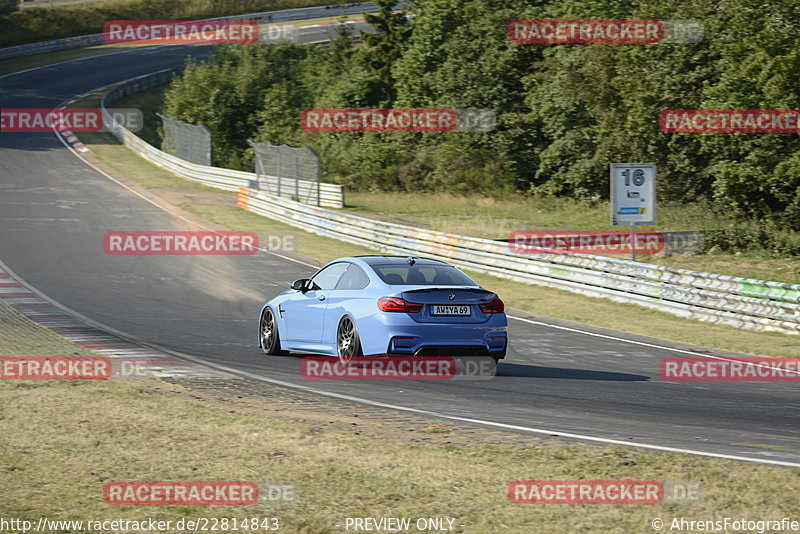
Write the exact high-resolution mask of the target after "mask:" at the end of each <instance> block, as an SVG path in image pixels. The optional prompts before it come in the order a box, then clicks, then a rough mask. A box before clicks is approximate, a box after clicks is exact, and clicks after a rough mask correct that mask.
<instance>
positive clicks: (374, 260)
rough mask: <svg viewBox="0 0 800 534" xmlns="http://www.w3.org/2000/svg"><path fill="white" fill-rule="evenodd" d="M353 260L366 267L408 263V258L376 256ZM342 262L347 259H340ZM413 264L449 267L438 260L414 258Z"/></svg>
mask: <svg viewBox="0 0 800 534" xmlns="http://www.w3.org/2000/svg"><path fill="white" fill-rule="evenodd" d="M353 258H355V259H359V260H361V261H363V262H364V263H366V264H367V265H391V264H398V265H404V264H407V263H408V258H409V256H378V255H368V256H353ZM342 259H343V260H345V259H348V258H342ZM414 263H415V264H418V265H450V264H449V263H447V262H444V261H439V260H431V259H427V258H418V257H416V256H414Z"/></svg>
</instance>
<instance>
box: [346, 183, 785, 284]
mask: <svg viewBox="0 0 800 534" xmlns="http://www.w3.org/2000/svg"><path fill="white" fill-rule="evenodd" d="M347 204H348V206H347V209H348V210H349V211H351V212H353V213H358V214H360V215H364V216H377V217H378V218H381V219H386V220H389V221H392V222H397V223H400V224H410V225H413V226H421V227H425V228H430V229H433V230H439V231H442V232H449V233H454V234H460V235H469V236H473V237H483V238H486V239H505V238H507V237H508V234H509V233H510V232H511V231H513V230H618V231H620V230H621V231H627V230H628V229H629V227H627V226H612V225H611V222H610V218H611V217H610V208H609V203H608V202H607V201H597V202H591V203H590V202H580V201H576V200H572V199H566V198H537V197H529V196H525V195H519V196H518V197H511V198H504V199H500V200H499V199H495V198H487V197H481V196H455V195H450V194H446V193H437V194H419V195H416V194H408V193H364V192H350V191H348V193H347ZM657 217H658V224H657V225H647V226H642V227H640V228H642V229H643V230H645V231H651V230H652V231H673V232H674V231H686V230H706V229H713V228H718V227H719V225H721V224H724V223H725V221H724V220H721V217H720V216H719V215H718V214H715V213H714V212H713V211H712V210H711V208H710V206H709V205H708V203H706V202H695V203H692V204H681V205H670V204H664V205H660V206H659V207H658V215H657ZM617 257H620V258H626V259H627V258H629V256H617ZM638 259H639V261H644V262H648V263H655V264H658V265H667V266H671V267H679V268H684V269H691V270H696V271H704V272H710V273H718V274H727V275H731V276H741V277H745V278H757V279H762V280H775V281H779V282H790V283H800V257H794V256H780V255H777V254H773V253H770V252H769V251H765V250H763V251H762V250H753V251H748V252H746V253H724V252H719V251H716V252H711V253H706V254H696V255H689V254H676V255H672V256H665V255H664V254H655V255H645V254H643V255H640V257H639V258H638Z"/></svg>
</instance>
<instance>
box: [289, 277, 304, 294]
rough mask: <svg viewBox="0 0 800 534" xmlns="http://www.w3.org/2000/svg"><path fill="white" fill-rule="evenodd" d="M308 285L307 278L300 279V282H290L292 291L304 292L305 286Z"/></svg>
mask: <svg viewBox="0 0 800 534" xmlns="http://www.w3.org/2000/svg"><path fill="white" fill-rule="evenodd" d="M307 285H308V278H301V279H300V280H295V281H294V282H292V289H294V290H295V291H305V290H306V286H307Z"/></svg>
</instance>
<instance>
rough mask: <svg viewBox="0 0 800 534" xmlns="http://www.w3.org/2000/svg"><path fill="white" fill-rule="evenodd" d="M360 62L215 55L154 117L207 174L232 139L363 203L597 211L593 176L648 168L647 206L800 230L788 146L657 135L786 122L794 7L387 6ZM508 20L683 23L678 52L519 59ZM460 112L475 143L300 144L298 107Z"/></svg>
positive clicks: (776, 3)
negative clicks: (749, 113)
mask: <svg viewBox="0 0 800 534" xmlns="http://www.w3.org/2000/svg"><path fill="white" fill-rule="evenodd" d="M378 3H379V4H381V5H382V6H383V7H384V9H383V11H382V13H380V14H378V15H374V16H372V17H371V20H372V22H373V23H374V24H375V25H376V27H378V28H379V30H380V31H379V33H377V34H375V35H371V36H366V37H365V44H364V45H363V46H352V45H351V44H350V42H349V40H348V39H347V38H342V39H340V40H338V41H336V42H334V43H333V45H332V46H331V47H330V48H329V49H311V48H304V47H298V46H294V45H291V44H286V45H280V46H229V47H224V48H222V49H220V51H219V53H218V54H217V55H216V56H215V57H214V59H213V60H212V61H210V62H208V63H204V64H201V65H193V66H191V67H190V68H189V69H188V71H187V73H186V75H185V76H184V78H183V79H182V80H178V81H176V82H175V83H174V84H173V85H172V86H171V87H170V89H169V90H168V93H167V98H166V100H165V109H164V112H165V113H166V114H168V115H171V116H173V117H176V118H179V119H182V120H187V121H189V122H193V123H204V124H206V125H208V126H209V127H210V128H211V129H212V131H213V133H214V135H215V139H216V141H215V143H216V146H217V155H218V161H217V162H216V163H217V164H219V165H222V166H230V167H235V168H244V169H248V170H250V169H252V155H251V154H250V153H249V152H248V149H247V145H246V142H245V140H246V139H247V138H250V137H252V138H255V139H257V140H268V141H272V142H278V143H288V144H292V145H298V146H302V145H305V144H310V145H312V146H313V147H314V148H316V149H317V150H318V151H319V152H320V153H321V155H322V157H323V165H324V168H325V170H326V172H327V176H328V179H336V180H339V181H340V182H343V183H346V184H349V185H351V186H355V187H359V188H362V189H384V190H408V191H424V190H440V189H448V190H453V191H480V192H484V193H486V194H498V193H502V192H508V191H511V190H516V191H534V192H541V193H548V194H557V195H569V196H573V197H576V198H605V197H607V195H608V185H607V184H608V164H609V163H611V162H626V161H654V162H657V163H658V165H659V195H660V198H661V199H662V200H666V201H675V202H688V201H692V200H693V199H697V198H701V197H705V198H709V199H712V200H713V205H714V206H716V209H718V210H720V213H725V214H733V215H736V216H739V217H741V218H755V219H770V220H771V221H772V223H773V224H775V225H777V227H781V228H793V229H796V230H797V229H800V195H799V194H798V193H800V139H798V136H797V135H796V134H665V133H662V132H661V131H660V130H659V128H658V123H657V119H658V114H659V112H660V111H662V110H664V109H695V108H747V109H752V108H760V109H772V108H781V109H800V83H798V78H797V73H798V72H800V42H799V41H798V39H800V4H798V3H797V2H795V1H794V0H772V1H770V2H764V1H763V0H666V1H664V0H659V1H655V0H640V1H631V0H588V1H587V0H558V1H555V0H552V1H546V0H481V1H477V0H471V1H464V0H417V1H416V2H415V5H414V7H413V8H412V10H411V11H412V12H413V13H414V15H415V17H414V18H413V19H410V20H409V21H406V20H405V19H403V18H402V17H398V16H397V15H394V14H392V13H391V12H390V11H389V9H388V7H389V5H390V4H391V2H389V1H388V0H382V1H379V2H378ZM518 18H640V19H696V20H700V21H702V22H703V23H704V25H705V39H703V40H702V41H700V42H697V43H693V44H561V45H553V44H548V45H541V44H517V43H512V42H510V41H509V39H508V36H507V24H508V22H509V21H511V20H513V19H518ZM311 107H321V108H331V107H471V108H486V109H491V110H493V111H495V112H496V113H497V116H498V127H497V129H496V131H493V132H488V133H440V134H414V133H408V134H398V133H393V134H389V133H383V134H381V133H363V134H357V133H308V132H304V131H302V130H300V129H299V120H298V117H299V114H300V111H301V110H302V109H304V108H311Z"/></svg>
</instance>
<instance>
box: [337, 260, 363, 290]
mask: <svg viewBox="0 0 800 534" xmlns="http://www.w3.org/2000/svg"><path fill="white" fill-rule="evenodd" d="M368 285H369V277H368V276H367V273H365V272H364V270H363V269H362V268H361V267H359V266H358V265H356V264H354V263H351V264H350V266H349V267H348V268H347V271H345V273H344V275H342V277H341V278H340V279H339V283H338V284H336V289H364V288H365V287H367V286H368Z"/></svg>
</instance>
